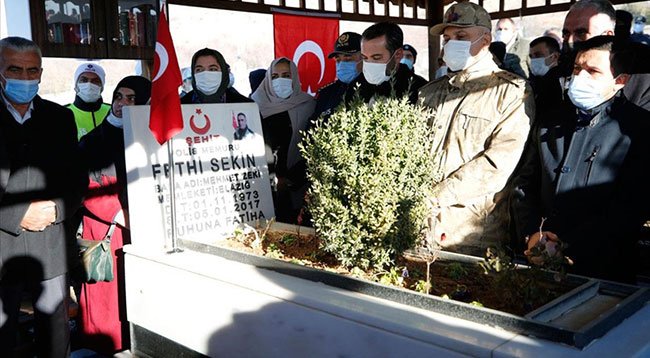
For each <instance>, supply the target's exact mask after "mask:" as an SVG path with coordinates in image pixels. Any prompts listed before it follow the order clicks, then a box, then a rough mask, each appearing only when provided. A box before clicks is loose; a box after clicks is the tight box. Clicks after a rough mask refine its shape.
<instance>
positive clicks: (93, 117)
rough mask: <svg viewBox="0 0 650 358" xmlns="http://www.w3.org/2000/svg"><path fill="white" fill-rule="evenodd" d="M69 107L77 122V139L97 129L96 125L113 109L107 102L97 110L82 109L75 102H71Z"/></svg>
mask: <svg viewBox="0 0 650 358" xmlns="http://www.w3.org/2000/svg"><path fill="white" fill-rule="evenodd" d="M67 107H68V108H70V110H72V112H73V113H74V120H75V122H77V139H81V137H83V136H85V135H86V134H88V133H90V131H91V130H93V129H95V127H97V126H98V125H99V124H100V123H102V121H103V120H104V118H106V116H107V115H108V112H109V111H110V110H111V106H110V105H108V104H106V103H102V105H101V107H99V109H98V110H97V111H95V112H88V111H84V110H81V109H79V107H77V106H75V105H74V103H70V104H69V105H67Z"/></svg>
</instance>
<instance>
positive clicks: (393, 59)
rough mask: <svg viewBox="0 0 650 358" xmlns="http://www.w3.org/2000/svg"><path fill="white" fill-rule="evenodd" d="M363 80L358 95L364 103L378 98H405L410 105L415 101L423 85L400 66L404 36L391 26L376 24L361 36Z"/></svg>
mask: <svg viewBox="0 0 650 358" xmlns="http://www.w3.org/2000/svg"><path fill="white" fill-rule="evenodd" d="M361 36H362V37H361V57H362V58H363V76H364V79H365V82H362V83H361V86H360V88H359V93H360V95H361V98H363V100H364V101H365V102H366V103H369V102H371V101H373V100H375V99H376V98H377V97H389V96H392V95H393V94H394V95H396V96H397V97H401V96H404V95H406V96H408V98H409V102H410V103H411V104H415V103H416V102H417V100H418V90H419V89H420V87H422V86H424V85H425V84H426V82H422V81H421V80H419V79H417V78H416V77H415V76H414V75H415V74H414V73H413V72H411V70H410V69H409V68H408V66H407V65H405V64H403V63H400V61H401V60H402V57H403V56H404V50H403V49H402V46H403V45H404V34H403V32H402V29H400V27H399V26H398V25H397V24H395V23H392V22H388V21H385V22H378V23H376V24H374V25H372V26H370V27H369V28H367V29H366V30H365V31H364V32H363V34H362V35H361Z"/></svg>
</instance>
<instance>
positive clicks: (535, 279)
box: [479, 248, 552, 309]
mask: <svg viewBox="0 0 650 358" xmlns="http://www.w3.org/2000/svg"><path fill="white" fill-rule="evenodd" d="M479 265H480V266H481V267H482V268H483V270H484V273H485V274H486V275H492V276H493V277H494V280H495V281H494V282H495V284H496V287H495V289H497V290H499V292H501V294H502V296H503V299H504V300H507V301H510V302H521V303H522V307H523V308H525V309H530V308H531V307H533V306H535V305H536V304H538V303H543V302H546V301H547V300H548V299H549V297H551V293H552V292H551V291H550V290H549V289H548V288H547V286H545V285H544V284H543V282H544V281H545V280H544V273H543V271H542V270H541V268H539V267H537V266H532V267H530V268H528V269H525V270H524V269H519V268H517V265H515V264H514V263H513V262H512V259H511V258H510V257H509V256H508V255H507V254H506V252H505V251H504V250H503V249H497V248H488V249H487V251H486V254H485V259H484V261H483V262H480V263H479Z"/></svg>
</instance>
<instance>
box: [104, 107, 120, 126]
mask: <svg viewBox="0 0 650 358" xmlns="http://www.w3.org/2000/svg"><path fill="white" fill-rule="evenodd" d="M106 121H108V123H110V124H112V125H113V127H116V128H122V127H123V122H122V118H120V117H118V116H116V115H115V114H113V111H111V112H110V113H109V114H108V116H106Z"/></svg>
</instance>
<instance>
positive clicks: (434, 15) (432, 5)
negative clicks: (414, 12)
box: [426, 0, 445, 81]
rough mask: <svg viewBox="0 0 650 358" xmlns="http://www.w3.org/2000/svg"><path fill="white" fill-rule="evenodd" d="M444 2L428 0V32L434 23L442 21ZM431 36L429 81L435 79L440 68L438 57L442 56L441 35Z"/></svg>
mask: <svg viewBox="0 0 650 358" xmlns="http://www.w3.org/2000/svg"><path fill="white" fill-rule="evenodd" d="M444 6H445V5H444V2H443V1H436V0H427V2H426V12H427V32H429V31H431V27H433V25H436V24H439V23H441V22H442V16H443V14H444ZM428 35H429V36H428V37H429V81H431V80H433V79H434V78H435V75H436V70H437V69H438V57H440V36H438V35H435V36H433V35H431V33H428Z"/></svg>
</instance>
